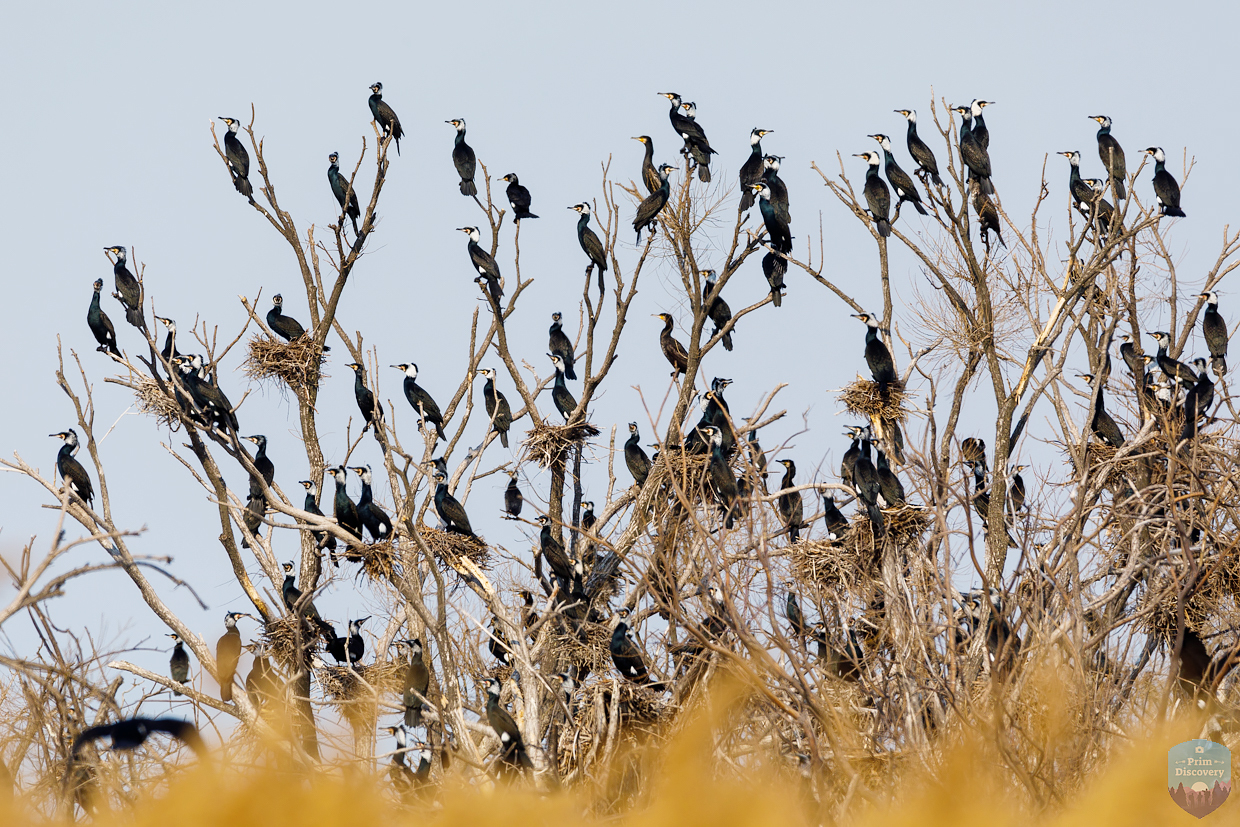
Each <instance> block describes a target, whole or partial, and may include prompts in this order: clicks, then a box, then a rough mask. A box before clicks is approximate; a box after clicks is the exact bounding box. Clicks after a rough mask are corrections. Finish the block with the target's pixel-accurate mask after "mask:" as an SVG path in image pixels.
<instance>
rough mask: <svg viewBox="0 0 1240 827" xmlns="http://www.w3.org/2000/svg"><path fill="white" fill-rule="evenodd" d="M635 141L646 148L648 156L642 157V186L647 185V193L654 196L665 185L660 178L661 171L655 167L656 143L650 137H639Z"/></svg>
mask: <svg viewBox="0 0 1240 827" xmlns="http://www.w3.org/2000/svg"><path fill="white" fill-rule="evenodd" d="M633 140H635V141H641V142H642V146H644V147H645V148H646V154H645V155H644V156H643V157H642V184H644V185H645V187H646V191H647V192H648V193H650V194H652V195H653V194H654V192H655V191H656V190H657V189H658V188H659V187H661V186H662V185H663V180H662V179H661V178H659V171H658V170H657V169H655V166H654V141H652V140H650V136H649V135H638V136H636V137H634V138H633Z"/></svg>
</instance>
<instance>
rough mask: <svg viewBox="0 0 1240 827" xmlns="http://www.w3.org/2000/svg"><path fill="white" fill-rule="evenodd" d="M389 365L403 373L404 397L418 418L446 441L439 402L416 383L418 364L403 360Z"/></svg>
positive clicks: (439, 437)
mask: <svg viewBox="0 0 1240 827" xmlns="http://www.w3.org/2000/svg"><path fill="white" fill-rule="evenodd" d="M390 367H394V368H396V369H397V370H399V371H400V372H401V373H403V374H405V399H407V400H409V405H410V407H412V408H413V410H414V411H415V412H416V413H417V414H418V418H419V419H420V420H421V421H422V422H424V423H429V424H430V425H433V426H434V427H435V436H436V437H437V438H438V439H442V440H445V441H446V440H447V439H448V437H447V436H445V435H444V432H443V413H442V412H440V410H439V404H438V403H437V402H435V400H434V399H433V398H431V395H430V394H429V393H427V392H426V389H425V388H423V387H422V386H421V385H419V384H418V382H417V379H418V366H417V365H415V364H414V363H412V362H404V363H401V364H399V365H391V366H390Z"/></svg>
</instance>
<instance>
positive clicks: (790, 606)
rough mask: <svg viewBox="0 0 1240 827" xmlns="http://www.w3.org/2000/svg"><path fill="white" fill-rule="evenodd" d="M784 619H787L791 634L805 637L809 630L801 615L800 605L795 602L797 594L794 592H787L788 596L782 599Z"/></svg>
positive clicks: (803, 616)
mask: <svg viewBox="0 0 1240 827" xmlns="http://www.w3.org/2000/svg"><path fill="white" fill-rule="evenodd" d="M784 617H786V618H788V625H789V626H791V627H792V634H794V635H796V636H797V637H805V633H806V632H807V631H808V630H809V629H808V627H807V626H806V625H805V615H803V614H802V613H801V604H800V603H799V602H798V601H797V593H796V592H794V591H790V592H788V596H787V597H786V598H785V599H784Z"/></svg>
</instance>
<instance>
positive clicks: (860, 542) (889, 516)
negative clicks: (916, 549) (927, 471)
mask: <svg viewBox="0 0 1240 827" xmlns="http://www.w3.org/2000/svg"><path fill="white" fill-rule="evenodd" d="M882 511H883V526H884V529H885V532H884V535H883V537H881V538H879V541H878V542H877V543H876V542H875V539H874V530H873V528H872V527H871V526H870V518H869V516H868V515H867V514H866V513H865V509H864V508H860V509H858V510H857V512H856V513H855V514H854V515H853V521H852V527H851V528H850V529H849V532H848V534H849V536H850V537H851V538H852V542H853V543H854V544H855V545H856V546H857V548H858V550H859V551H862V552H868V551H871V550H873V551H874V552H875V553H877V549H878V548H879V547H881V546H882V544H883V543H894V544H895V546H896V547H897V548H910V547H912V546H915V545H917V544H918V543H919V542H920V540H921V536H922V535H923V534H924V533H925V532H926V529H928V528H929V527H930V511H929V510H928V509H925V508H922V507H921V506H916V505H908V504H905V505H900V506H896V507H895V508H884V509H882Z"/></svg>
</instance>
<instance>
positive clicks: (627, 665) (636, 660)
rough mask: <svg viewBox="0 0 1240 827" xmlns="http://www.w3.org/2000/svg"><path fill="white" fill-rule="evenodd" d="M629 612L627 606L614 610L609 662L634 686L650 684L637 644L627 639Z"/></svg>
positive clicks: (648, 674) (648, 673)
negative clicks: (634, 684) (614, 616)
mask: <svg viewBox="0 0 1240 827" xmlns="http://www.w3.org/2000/svg"><path fill="white" fill-rule="evenodd" d="M629 614H630V610H629V608H628V607H627V606H621V607H620V608H619V609H617V610H616V618H615V625H614V626H613V627H612V631H611V644H610V645H609V647H608V648H609V649H610V650H611V660H612V662H613V663H614V664H615V665H616V671H618V672H619V673H620V675H621V676H622V677H624V678H625V679H626V680H630V681H632V682H633V683H636V684H648V683H650V672H649V671H647V669H646V661H645V660H644V659H643V658H642V653H641V650H640V649H638V648H637V644H636V643H634V642H633V641H632V640H631V639H630V638H629V624H628V622H627V621H628V618H629Z"/></svg>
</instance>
